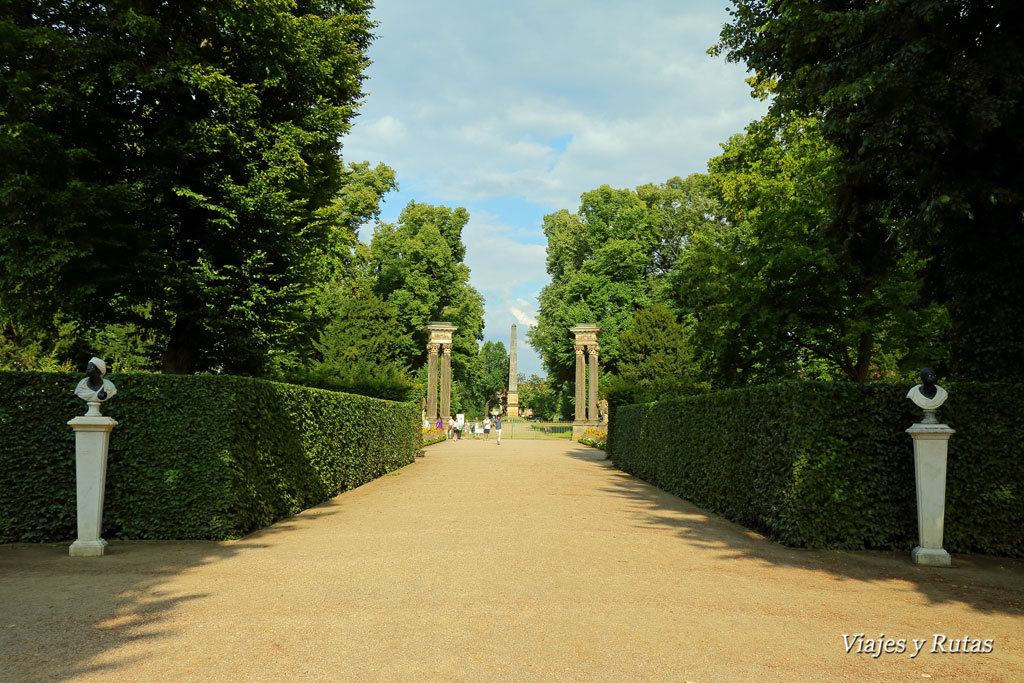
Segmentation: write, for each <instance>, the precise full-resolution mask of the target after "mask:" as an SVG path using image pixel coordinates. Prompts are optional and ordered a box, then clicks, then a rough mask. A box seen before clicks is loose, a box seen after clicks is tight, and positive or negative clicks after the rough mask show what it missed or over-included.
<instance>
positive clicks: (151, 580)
mask: <svg viewBox="0 0 1024 683" xmlns="http://www.w3.org/2000/svg"><path fill="white" fill-rule="evenodd" d="M342 504H343V503H342V502H341V501H340V500H339V499H337V498H335V499H331V500H329V501H327V502H325V503H322V504H321V505H318V506H316V507H313V508H310V509H308V510H305V511H304V512H302V513H301V514H300V515H297V516H295V517H291V518H289V519H286V520H284V521H282V522H279V523H278V524H275V525H274V526H272V527H268V528H266V529H262V530H260V531H257V532H254V533H253V534H250V535H249V536H246V537H245V538H243V539H241V540H238V541H228V542H223V543H216V542H210V541H111V542H110V545H109V546H108V547H107V554H106V555H105V556H104V557H98V558H72V557H69V556H68V546H69V545H70V543H51V544H41V545H36V544H10V545H0V680H3V681H39V680H46V681H65V680H76V679H80V678H83V677H87V676H103V677H105V678H109V679H116V678H117V677H118V672H121V671H124V670H126V669H127V668H129V667H144V666H145V657H144V656H132V657H128V656H124V655H122V654H119V653H117V650H118V649H119V648H122V647H124V646H127V645H131V644H133V643H145V644H146V651H150V650H152V651H157V650H159V648H161V647H171V645H169V644H165V643H166V639H167V638H168V637H169V636H171V635H172V634H174V633H175V632H176V631H177V630H178V628H179V627H180V626H183V625H179V624H177V623H176V618H177V615H178V613H179V610H180V608H181V607H182V606H183V605H184V604H185V603H188V602H192V601H195V600H203V599H204V598H207V597H209V596H210V595H212V594H214V593H216V592H217V591H218V589H220V588H222V587H221V586H218V585H216V584H214V585H211V586H209V590H204V591H199V592H182V591H180V589H177V588H176V587H175V586H174V578H175V577H176V576H178V575H180V574H183V573H186V572H189V571H191V570H194V569H196V568H198V567H202V566H204V565H210V564H214V563H217V562H221V561H223V560H227V559H229V558H232V557H234V556H236V555H239V554H241V553H249V552H268V551H270V550H272V549H273V548H274V547H275V545H276V542H275V539H276V538H277V537H279V536H280V535H281V534H285V533H287V532H288V531H289V530H290V529H293V528H295V527H297V526H300V525H306V524H309V523H310V522H311V521H313V520H315V519H317V518H318V517H323V516H326V515H333V514H337V512H339V511H340V510H339V509H338V508H340V507H341V505H342ZM233 590H237V587H235V588H233ZM237 598H238V600H239V601H240V602H244V601H245V600H246V599H247V597H246V595H244V593H243V594H239V595H238V596H237ZM193 626H194V625H193ZM210 627H211V628H213V627H214V625H212V624H211V625H210ZM181 656H182V657H187V656H188V653H187V652H183V653H181ZM194 673H195V676H196V679H197V680H201V679H202V671H201V670H200V669H198V668H197V669H196V670H195V672H194Z"/></svg>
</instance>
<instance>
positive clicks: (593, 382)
mask: <svg viewBox="0 0 1024 683" xmlns="http://www.w3.org/2000/svg"><path fill="white" fill-rule="evenodd" d="M597 350H598V346H597V344H588V345H587V351H588V352H589V359H590V378H589V380H588V382H589V384H588V389H589V391H588V393H587V419H588V420H590V421H591V422H595V421H597Z"/></svg>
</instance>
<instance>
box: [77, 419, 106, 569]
mask: <svg viewBox="0 0 1024 683" xmlns="http://www.w3.org/2000/svg"><path fill="white" fill-rule="evenodd" d="M97 405H98V404H97ZM91 412H93V408H92V404H90V413H91ZM95 412H96V416H92V415H83V416H79V417H76V418H73V419H72V420H70V421H69V422H68V424H69V425H70V426H71V428H72V429H74V430H75V491H76V494H77V499H78V501H77V502H78V538H77V539H76V540H75V542H74V543H72V544H71V547H70V548H69V549H68V554H70V555H71V556H72V557H100V556H102V555H103V552H104V548H106V546H107V542H106V541H104V540H103V539H102V538H101V537H100V533H102V531H103V493H104V490H105V489H106V483H107V449H108V447H109V445H110V432H111V431H112V430H113V429H114V427H116V426H117V422H116V421H115V420H114V419H112V418H109V417H103V416H100V414H99V411H95Z"/></svg>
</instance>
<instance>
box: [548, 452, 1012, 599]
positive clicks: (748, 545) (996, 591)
mask: <svg viewBox="0 0 1024 683" xmlns="http://www.w3.org/2000/svg"><path fill="white" fill-rule="evenodd" d="M588 450H593V449H588ZM567 455H569V456H570V457H573V458H577V459H581V460H595V462H594V465H595V466H599V467H607V468H609V469H614V465H613V464H612V463H611V462H610V461H607V460H605V461H600V460H596V459H595V458H592V457H588V456H589V454H588V453H586V452H580V451H578V450H576V449H573V451H571V452H569V453H567ZM615 472H616V473H617V476H615V477H614V479H613V480H612V481H611V482H610V485H609V486H607V487H605V488H604V489H603V490H604V491H605V492H607V493H611V494H614V495H617V496H623V497H626V498H628V499H629V500H630V501H631V502H632V508H633V510H635V512H636V515H637V520H638V522H637V525H638V526H641V527H644V528H649V529H667V530H671V531H672V532H674V533H675V534H676V535H677V536H678V537H679V538H680V539H682V540H683V541H685V542H686V543H687V544H688V545H690V546H693V547H694V549H695V550H698V551H700V552H713V553H717V557H719V558H721V559H725V560H729V559H737V560H751V559H752V560H757V561H760V562H761V563H763V564H764V565H766V566H770V567H771V566H774V567H793V568H799V569H803V570H807V571H812V572H822V573H825V574H829V575H832V576H834V577H836V578H838V579H840V580H851V581H859V582H864V583H884V582H907V583H908V584H910V585H912V586H913V587H914V589H915V590H916V591H918V592H919V593H921V594H922V595H924V596H925V597H926V598H927V599H928V600H929V601H930V602H931V603H933V604H942V603H962V604H964V605H967V606H969V607H970V608H972V609H974V610H977V611H978V612H981V613H985V614H992V613H1001V614H1008V615H1015V616H1019V615H1024V562H1022V561H1020V560H1015V559H1009V558H999V557H990V556H983V555H953V566H952V567H951V568H936V567H921V566H918V565H915V564H913V563H912V562H911V560H910V553H909V552H900V551H839V550H809V549H803V548H791V547H787V546H783V545H780V544H778V543H775V542H774V541H771V540H769V539H767V538H766V537H764V536H762V535H761V534H758V533H756V532H754V531H751V530H750V529H747V528H746V527H743V526H741V525H739V524H735V523H733V522H730V521H728V520H726V519H724V518H722V517H719V516H717V515H715V514H714V513H711V512H708V511H706V510H703V509H701V508H699V507H697V506H696V505H693V504H692V503H690V502H688V501H686V500H683V499H682V498H679V497H677V496H674V495H671V494H669V493H666V492H664V491H661V490H660V489H657V488H655V487H654V486H651V485H650V484H648V483H646V482H644V481H641V480H640V479H637V478H636V477H634V476H632V475H628V474H626V473H624V472H621V471H620V470H615Z"/></svg>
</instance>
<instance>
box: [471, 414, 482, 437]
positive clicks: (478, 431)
mask: <svg viewBox="0 0 1024 683" xmlns="http://www.w3.org/2000/svg"><path fill="white" fill-rule="evenodd" d="M483 433H484V428H483V427H481V426H480V418H479V417H474V418H473V438H474V439H476V435H477V434H483Z"/></svg>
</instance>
